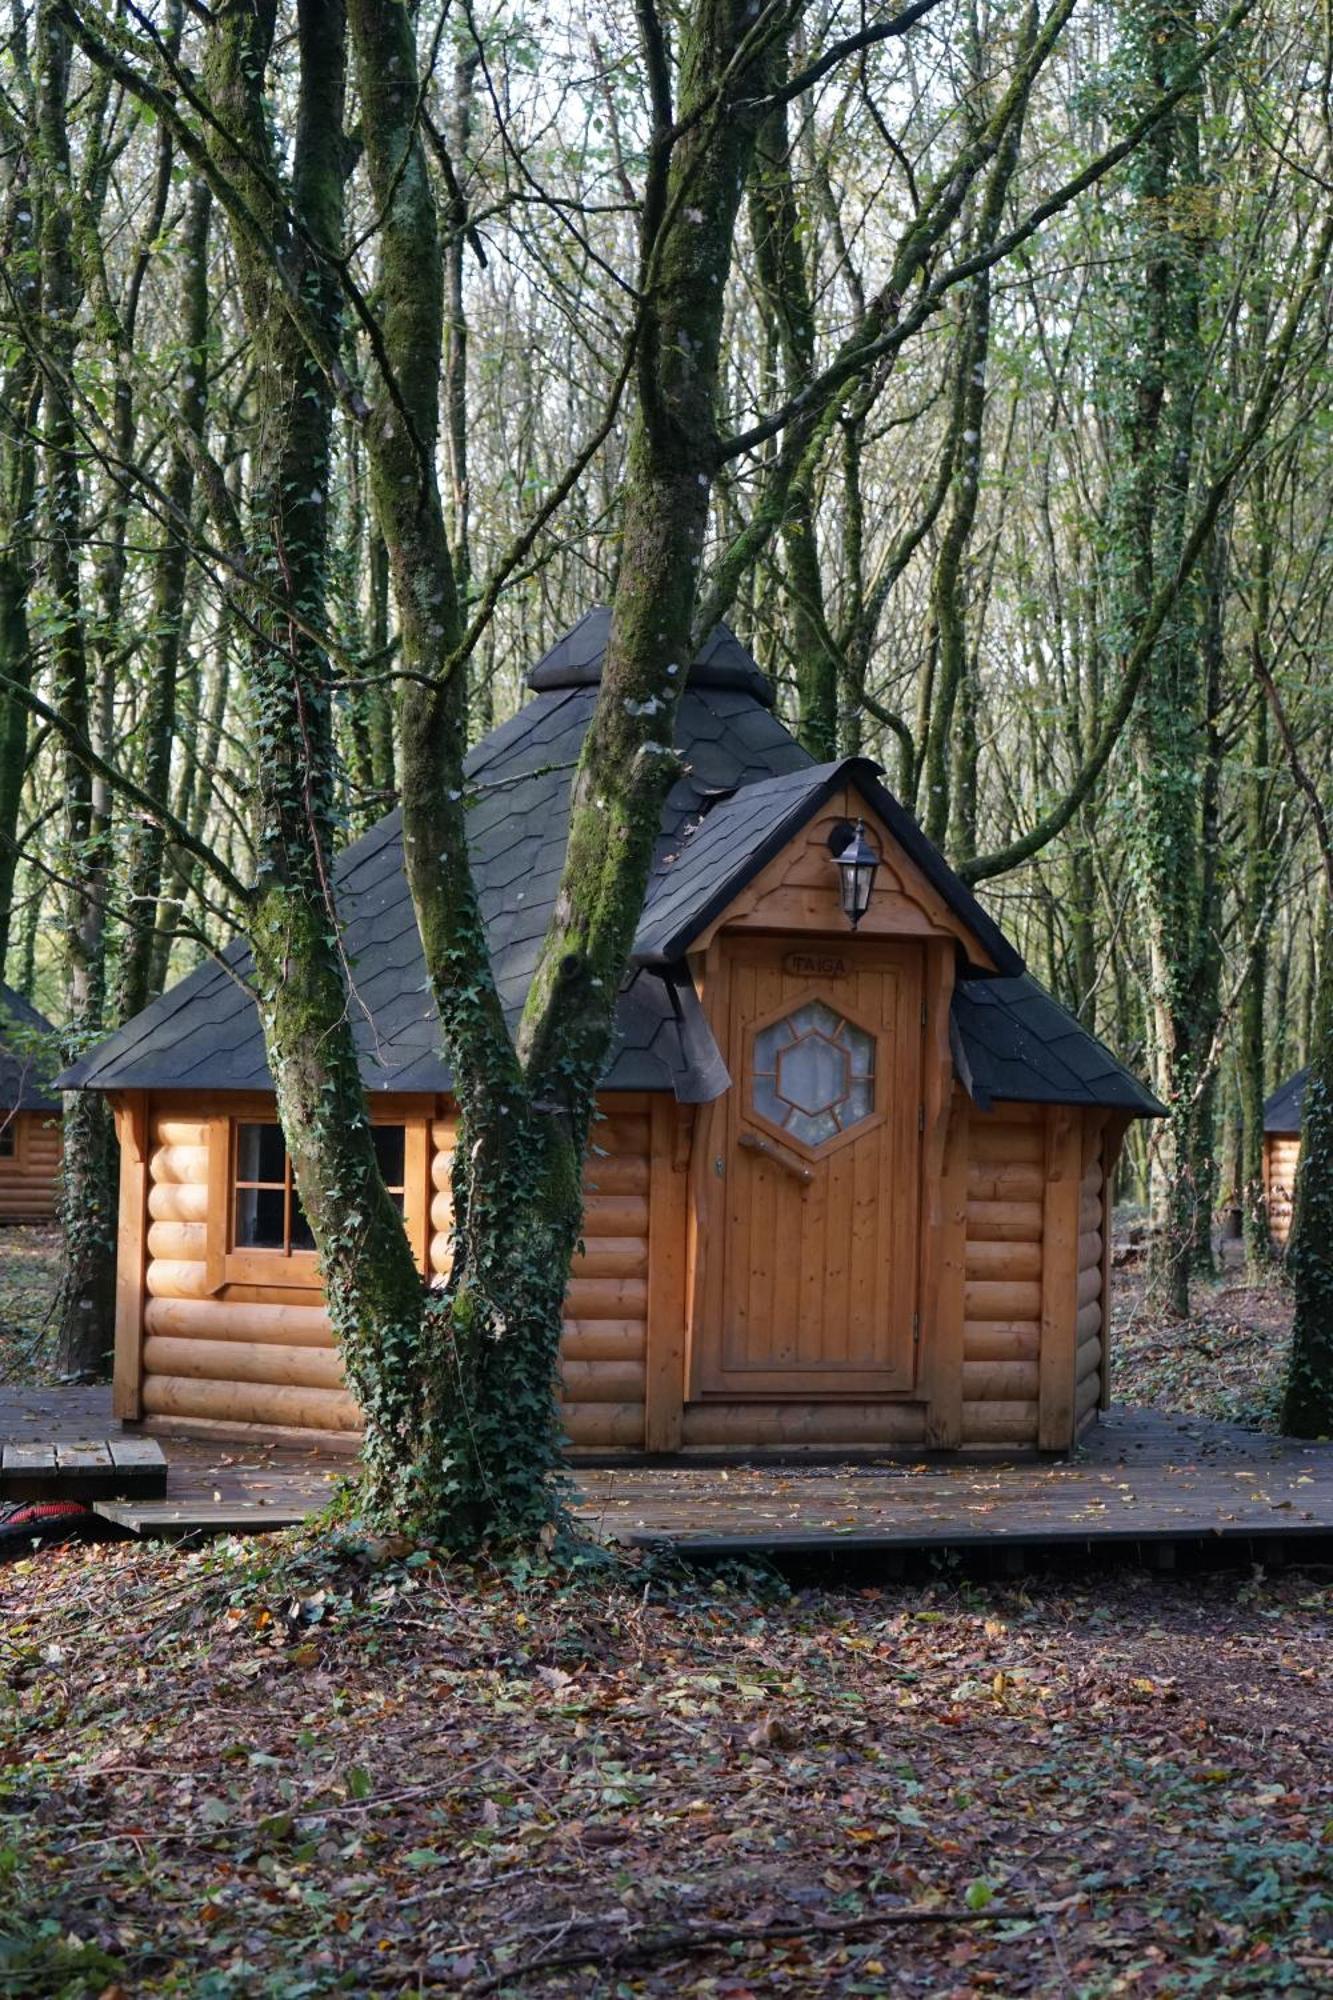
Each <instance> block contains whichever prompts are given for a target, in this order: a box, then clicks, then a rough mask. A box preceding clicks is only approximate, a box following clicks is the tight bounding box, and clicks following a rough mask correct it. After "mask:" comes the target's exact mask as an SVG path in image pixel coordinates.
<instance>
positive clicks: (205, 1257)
mask: <svg viewBox="0 0 1333 2000" xmlns="http://www.w3.org/2000/svg"><path fill="white" fill-rule="evenodd" d="M185 1102H186V1101H185V1100H177V1101H175V1102H173V1101H172V1100H170V1099H162V1100H157V1101H155V1102H154V1103H153V1104H152V1105H150V1106H149V1107H148V1109H147V1111H146V1113H145V1115H144V1126H143V1151H144V1157H145V1168H144V1170H143V1181H144V1193H143V1194H142V1195H141V1196H139V1197H136V1199H137V1200H140V1201H142V1204H143V1207H144V1209H145V1211H146V1212H145V1213H144V1216H143V1229H144V1232H145V1233H144V1235H143V1237H142V1243H143V1253H144V1254H143V1283H142V1300H141V1305H142V1310H141V1312H140V1313H139V1314H138V1315H137V1319H138V1324H137V1326H136V1325H135V1317H136V1316H135V1314H134V1313H132V1312H131V1313H127V1315H126V1321H125V1324H126V1329H127V1330H126V1333H125V1335H124V1336H123V1345H124V1346H125V1350H126V1351H125V1354H124V1355H123V1356H122V1355H120V1353H119V1350H118V1371H117V1380H118V1383H119V1382H120V1381H121V1380H122V1377H123V1378H124V1380H125V1382H126V1383H127V1384H128V1386H127V1387H126V1389H125V1391H124V1400H123V1401H118V1403H117V1408H118V1410H120V1411H121V1413H122V1414H126V1415H129V1414H134V1413H136V1409H137V1410H141V1411H142V1413H143V1414H144V1415H146V1416H149V1417H157V1418H170V1419H173V1420H180V1419H189V1420H194V1421H199V1420H205V1421H211V1422H214V1423H219V1422H220V1423H227V1424H237V1423H242V1424H261V1425H265V1426H282V1427H284V1428H287V1429H295V1430H297V1431H300V1430H318V1431H324V1432H341V1433H344V1434H348V1435H350V1436H353V1437H354V1436H355V1434H356V1433H357V1431H358V1429H359V1414H358V1411H357V1408H356V1405H355V1402H354V1401H353V1399H352V1397H351V1395H350V1394H349V1393H348V1391H347V1388H346V1386H345V1382H344V1378H343V1372H342V1364H341V1361H340V1359H339V1357H338V1354H337V1352H336V1349H335V1346H334V1341H333V1335H332V1330H331V1328H330V1325H329V1320H328V1315H327V1313H326V1312H325V1310H324V1306H323V1303H322V1300H321V1298H320V1295H319V1293H318V1291H317V1290H311V1289H310V1287H309V1285H308V1284H306V1285H304V1286H302V1285H298V1284H289V1285H288V1286H287V1287H285V1288H284V1287H283V1286H282V1284H281V1283H279V1282H276V1281H275V1282H274V1283H273V1284H264V1285H259V1284H253V1283H245V1284H242V1283H231V1282H226V1281H225V1275H224V1271H223V1255H222V1253H223V1251H224V1250H225V1229H226V1215H225V1207H226V1199H227V1196H226V1195H225V1194H224V1190H225V1187H226V1171H225V1162H222V1163H221V1165H220V1164H219V1162H218V1161H215V1160H213V1159H212V1157H211V1152H210V1138H211V1136H212V1134H214V1133H215V1132H216V1133H218V1134H219V1135H222V1134H224V1133H225V1130H226V1127H225V1125H223V1124H221V1123H219V1122H217V1120H216V1119H215V1118H210V1116H207V1115H205V1116H199V1115H197V1114H196V1113H193V1112H192V1111H189V1110H187V1109H185V1108H182V1107H183V1105H184V1103H185ZM205 1109H206V1110H207V1111H210V1112H214V1111H215V1110H216V1107H214V1106H209V1107H205ZM603 1110H604V1113H605V1115H604V1116H603V1117H602V1118H601V1119H600V1120H599V1122H598V1123H597V1125H596V1126H595V1128H594V1133H593V1144H592V1149H591V1151H590V1154H589V1159H588V1165H587V1169H586V1173H585V1191H586V1202H587V1206H586V1212H585V1219H584V1240H583V1247H582V1249H581V1251H580V1253H579V1255H578V1256H577V1257H576V1259H575V1261H574V1265H573V1267H572V1270H571V1274H570V1281H569V1287H568V1291H567V1293H566V1304H565V1311H566V1318H565V1323H564V1335H563V1340H562V1343H561V1355H560V1398H561V1408H562V1413H563V1417H564V1422H565V1427H566V1431H567V1433H568V1436H569V1439H570V1442H571V1444H572V1445H574V1446H576V1447H581V1448H584V1449H597V1450H626V1449H628V1450H634V1449H642V1448H643V1447H644V1445H645V1443H646V1442H647V1441H648V1437H647V1430H646V1405H647V1404H648V1403H649V1402H650V1401H651V1399H650V1398H648V1397H647V1394H646V1384H647V1364H648V1352H647V1350H648V1314H649V1292H650V1285H649V1240H650V1238H649V1228H650V1212H651V1210H652V1207H653V1203H654V1201H655V1200H660V1199H661V1188H662V1186H663V1185H664V1183H665V1181H666V1178H667V1174H668V1172H670V1171H671V1170H672V1168H671V1161H670V1158H669V1156H668V1154H667V1152H666V1150H665V1149H664V1148H662V1147H661V1144H660V1142H661V1137H662V1135H661V1134H660V1133H659V1135H658V1142H657V1143H658V1144H659V1151H661V1152H662V1158H659V1159H658V1161H657V1166H658V1172H657V1174H656V1176H655V1175H654V1169H653V1160H654V1157H655V1156H654V1151H653V1148H654V1143H655V1142H654V1140H653V1131H652V1115H653V1114H652V1105H651V1100H649V1099H648V1098H646V1097H630V1096H628V1095H620V1096H617V1097H615V1098H609V1099H606V1100H604V1103H603ZM251 1115H253V1113H251ZM659 1122H661V1121H660V1120H659ZM418 1131H419V1132H421V1134H422V1137H423V1139H424V1154H425V1158H426V1160H427V1161H428V1163H429V1180H430V1190H429V1194H428V1196H426V1197H425V1199H424V1200H418V1202H417V1208H416V1218H417V1224H418V1225H419V1226H417V1227H414V1228H413V1230H412V1234H413V1237H414V1240H416V1241H418V1242H419V1243H420V1245H421V1248H422V1260H423V1275H424V1276H427V1277H430V1276H432V1275H434V1276H435V1277H437V1278H441V1277H443V1276H445V1275H446V1274H447V1271H448V1259H449V1222H450V1195H449V1185H450V1174H451V1169H452V1161H453V1147H454V1133H455V1125H454V1118H453V1114H452V1112H451V1111H450V1110H448V1109H447V1108H446V1107H444V1106H442V1105H441V1106H437V1107H434V1108H433V1112H432V1115H430V1116H429V1117H425V1118H423V1121H422V1124H421V1126H419V1127H418ZM1099 1133H1100V1127H1099V1126H1097V1125H1095V1124H1094V1123H1093V1122H1092V1121H1091V1120H1090V1119H1089V1120H1087V1122H1084V1118H1083V1115H1082V1114H1079V1113H1077V1112H1073V1113H1071V1112H1068V1111H1063V1110H1060V1109H1059V1108H1058V1107H1054V1108H1049V1109H1047V1108H1043V1107H1038V1106H1023V1105H1000V1106H998V1107H997V1108H996V1109H995V1110H994V1111H992V1112H989V1113H985V1114H982V1113H979V1112H977V1111H976V1110H975V1108H972V1109H971V1110H970V1115H967V1114H965V1115H964V1116H963V1118H962V1120H961V1121H960V1126H959V1133H958V1143H959V1150H960V1155H963V1156H965V1163H966V1216H965V1224H962V1223H960V1225H959V1232H958V1233H959V1237H960V1242H961V1246H962V1262H963V1271H962V1276H961V1281H960V1283H959V1285H958V1287H957V1291H958V1292H961V1308H960V1307H959V1305H958V1304H957V1302H956V1293H955V1294H954V1295H953V1297H954V1301H955V1302H954V1303H953V1306H952V1311H953V1313H954V1314H955V1315H957V1314H958V1313H959V1312H960V1311H961V1341H960V1342H959V1346H958V1348H956V1349H955V1352H957V1351H959V1350H961V1397H960V1404H961V1409H960V1415H959V1417H958V1419H957V1422H958V1429H957V1430H956V1431H955V1433H954V1435H955V1437H956V1439H957V1442H959V1443H961V1444H962V1445H963V1446H965V1447H966V1446H993V1447H1002V1446H1008V1447H1022V1446H1028V1447H1031V1446H1036V1445H1040V1446H1042V1447H1043V1448H1046V1449H1060V1448H1064V1447H1066V1446H1067V1445H1068V1443H1069V1442H1070V1441H1071V1436H1072V1431H1073V1428H1074V1426H1075V1425H1077V1426H1082V1425H1083V1424H1084V1423H1086V1422H1088V1421H1090V1420H1091V1417H1092V1414H1093V1412H1094V1410H1095V1407H1096V1403H1097V1400H1098V1397H1099V1395H1100V1389H1101V1379H1102V1369H1103V1362H1104V1351H1105V1325H1104V1315H1105V1304H1106V1299H1105V1290H1106V1287H1105V1281H1104V1279H1105V1274H1104V1242H1103V1237H1104V1230H1103V1203H1104V1189H1103V1174H1102V1149H1103V1141H1102V1139H1101V1137H1100V1136H1099ZM219 1143H221V1137H220V1138H219ZM1071 1147H1072V1159H1073V1164H1072V1168H1071V1167H1070V1165H1069V1160H1070V1155H1071ZM419 1157H420V1155H419ZM677 1178H680V1179H681V1183H682V1186H683V1184H684V1183H683V1177H681V1176H677ZM957 1180H958V1183H959V1188H960V1190H961V1187H962V1182H963V1171H962V1160H961V1158H960V1164H959V1170H958V1174H957ZM672 1185H673V1186H674V1182H673V1183H672ZM655 1189H656V1190H657V1193H656V1194H655V1193H654V1190H655ZM409 1199H411V1197H409ZM423 1208H425V1209H428V1214H423V1213H422V1210H423ZM665 1212H666V1211H665V1210H664V1211H663V1213H664V1215H665ZM682 1213H683V1211H682ZM672 1220H673V1226H674V1225H675V1223H676V1222H678V1221H679V1218H677V1217H674V1216H673V1218H672ZM660 1234H661V1231H659V1235H660ZM681 1234H682V1239H683V1230H682V1231H681ZM277 1261H278V1260H275V1263H276V1262H277ZM280 1276H281V1272H280V1271H278V1272H276V1273H275V1279H276V1278H279V1277H280ZM946 1296H949V1295H948V1292H947V1288H942V1289H941V1293H940V1299H939V1300H938V1301H937V1310H939V1311H942V1310H943V1308H944V1301H945V1298H946ZM659 1303H660V1302H659ZM938 1331H939V1330H938V1329H937V1328H936V1327H935V1326H934V1324H933V1321H932V1320H931V1319H930V1318H929V1317H927V1319H925V1320H924V1321H923V1324H922V1329H921V1342H922V1361H923V1368H922V1379H921V1383H920V1385H919V1389H918V1394H917V1396H916V1397H915V1398H912V1397H908V1398H902V1399H897V1400H889V1401H884V1400H881V1401H873V1400H867V1401H861V1402H858V1401H854V1400H852V1399H845V1400H830V1401H827V1402H809V1403H806V1402H800V1401H797V1400H794V1399H792V1400H774V1401H770V1402H762V1401H761V1402H754V1401H751V1402H745V1401H742V1400H740V1399H737V1400H735V1401H726V1402H723V1401H721V1400H718V1401H716V1402H707V1403H687V1404H686V1405H685V1406H684V1408H683V1410H682V1411H681V1412H680V1415H679V1423H678V1430H677V1433H676V1435H674V1436H673V1437H672V1439H671V1440H670V1442H669V1443H668V1444H667V1445H666V1447H665V1448H667V1449H671V1448H676V1447H677V1446H678V1445H683V1446H685V1447H686V1448H690V1447H693V1448H696V1449H714V1450H716V1449H728V1448H733V1449H737V1450H744V1449H746V1448H747V1447H763V1446H777V1447H781V1446H794V1447H801V1446H816V1445H818V1446H823V1447H825V1448H837V1447H840V1446H844V1445H845V1446H848V1447H853V1446H857V1445H862V1446H866V1445H875V1444H879V1445H884V1446H888V1447H891V1448H892V1447H897V1448H900V1449H911V1448H913V1447H916V1446H920V1445H922V1444H923V1443H925V1442H927V1441H928V1440H929V1441H933V1442H938V1439H937V1438H935V1437H934V1434H933V1433H932V1432H929V1431H928V1428H927V1427H928V1424H929V1422H930V1409H931V1398H932V1397H933V1396H934V1395H936V1394H939V1393H940V1387H941V1385H938V1384H937V1382H936V1379H935V1377H936V1375H937V1374H938V1370H935V1371H934V1372H932V1368H933V1363H932V1351H933V1343H934V1342H935V1340H936V1337H937V1333H938ZM667 1332H670V1329H669V1328H668V1329H667ZM954 1337H955V1339H956V1338H957V1336H956V1335H955V1336H954ZM654 1338H655V1339H656V1338H657V1336H656V1335H655V1336H654ZM131 1348H132V1350H133V1351H132V1352H131ZM944 1351H945V1350H944V1346H943V1345H941V1348H940V1352H941V1353H943V1352H944ZM654 1352H657V1349H656V1347H655V1348H654ZM659 1360H660V1356H659ZM125 1363H128V1364H129V1365H123V1364H125ZM958 1375H959V1364H958V1363H954V1364H953V1366H952V1369H951V1379H952V1381H953V1383H954V1385H955V1387H954V1390H953V1393H954V1395H957V1394H958V1389H957V1382H958ZM118 1393H119V1392H118ZM954 1408H955V1410H958V1409H959V1403H955V1404H954ZM1062 1410H1063V1415H1062V1414H1061V1412H1062ZM1061 1424H1063V1431H1062V1434H1061V1436H1060V1437H1059V1438H1058V1439H1056V1438H1055V1435H1054V1433H1055V1430H1056V1429H1058V1428H1059V1427H1060V1425H1061ZM656 1448H659V1449H660V1448H663V1447H662V1445H661V1444H658V1445H657V1446H656Z"/></svg>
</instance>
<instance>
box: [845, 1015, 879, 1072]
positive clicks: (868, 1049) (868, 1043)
mask: <svg viewBox="0 0 1333 2000" xmlns="http://www.w3.org/2000/svg"><path fill="white" fill-rule="evenodd" d="M842 1039H843V1040H844V1042H846V1044H847V1048H848V1051H849V1053H850V1055H851V1058H852V1075H853V1076H873V1075H874V1074H875V1038H874V1036H873V1035H867V1034H864V1033H863V1032H862V1030H861V1029H860V1028H854V1027H853V1026H852V1024H851V1022H850V1021H849V1022H848V1023H847V1026H846V1027H845V1028H844V1029H843V1035H842Z"/></svg>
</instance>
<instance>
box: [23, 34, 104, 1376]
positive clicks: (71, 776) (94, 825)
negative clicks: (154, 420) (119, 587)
mask: <svg viewBox="0 0 1333 2000" xmlns="http://www.w3.org/2000/svg"><path fill="white" fill-rule="evenodd" d="M35 52H36V73H37V132H38V145H39V151H40V159H41V173H42V181H43V202H42V224H41V271H42V320H43V340H44V348H45V353H46V357H47V382H46V393H45V396H44V399H43V414H44V424H43V439H42V455H43V462H44V476H45V488H46V492H45V502H46V505H45V526H46V541H47V557H46V561H47V582H48V588H49V590H50V595H51V603H52V627H53V630H52V637H51V668H52V679H53V683H54V688H55V707H56V709H57V711H58V712H59V714H60V716H61V718H62V719H63V721H64V722H65V723H66V724H67V725H68V726H69V727H70V728H71V729H73V730H75V731H76V732H77V733H78V734H79V735H80V736H81V737H83V738H84V739H85V740H86V739H87V738H88V737H89V735H90V733H91V722H92V688H91V676H90V669H89V658H88V648H87V641H86V633H85V625H84V606H83V599H82V588H81V584H80V577H79V562H80V555H81V551H82V544H83V526H82V523H83V491H82V483H81V479H80V471H79V435H78V427H77V423H76V420H75V414H74V406H73V401H72V398H73V394H74V390H73V375H74V365H75V357H76V352H77V344H78V335H77V330H76V313H77V308H78V303H79V285H78V279H77V273H76V268H75V262H74V256H73V250H72V242H71V238H72V232H73V209H74V202H73V194H72V189H71V185H70V152H69V136H68V94H69V68H70V44H69V37H68V34H67V32H66V30H65V27H64V25H63V23H62V22H61V20H60V18H59V12H58V8H57V7H56V6H55V5H53V4H45V0H44V4H43V5H42V6H41V7H39V9H38V13H37V29H36V45H35ZM90 143H91V144H92V146H93V148H94V149H95V148H96V144H97V135H96V128H95V126H94V131H93V134H92V137H91V142H90ZM62 763H63V768H62V788H63V795H64V796H63V827H62V837H61V845H62V872H63V873H64V876H65V880H66V885H67V886H66V889H65V913H64V927H63V928H64V946H65V961H66V968H67V971H66V1020H65V1025H64V1030H63V1043H64V1054H65V1056H66V1059H67V1060H73V1059H74V1058H75V1057H76V1056H78V1055H80V1054H82V1052H83V1050H84V1049H85V1048H86V1047H87V1046H88V1045H89V1044H90V1043H91V1042H93V1041H96V1040H97V1038H98V1036H99V1035H100V1034H101V1033H102V1031H103V1028H104V1025H105V1007H106V901H107V889H108V882H109V877H110V842H109V829H108V828H107V826H106V825H105V824H104V823H103V822H102V819H101V815H100V814H99V813H98V811H97V809H96V804H95V800H94V796H93V781H92V778H91V777H90V775H89V772H88V770H87V767H86V766H85V764H84V763H83V761H82V760H81V758H80V757H79V756H78V755H77V753H76V752H74V751H73V750H72V749H70V748H68V747H67V748H66V750H65V752H64V755H63V760H62ZM62 1152H63V1165H62V1181H61V1199H60V1212H61V1220H62V1222H63V1224H64V1234H65V1254H64V1259H63V1262H62V1266H61V1283H60V1295H59V1300H58V1303H57V1319H58V1326H57V1335H56V1366H57V1368H58V1370H59V1372H60V1373H61V1375H62V1376H64V1377H65V1378H66V1379H68V1380H71V1381H84V1382H86V1381H93V1380H96V1379H97V1378H98V1377H99V1376H101V1375H104V1374H106V1373H107V1371H108V1368H109V1364H110V1355H111V1347H112V1342H113V1339H114V1314H115V1280H116V1237H115V1230H116V1213H117V1202H116V1185H117V1168H118V1156H117V1150H116V1141H115V1129H114V1126H113V1124H112V1119H111V1111H110V1107H109V1106H108V1104H107V1102H106V1100H105V1098H103V1097H102V1096H100V1095H99V1094H97V1093H95V1092H89V1091H78V1092H73V1093H70V1094H68V1095H67V1096H66V1098H65V1115H64V1120H63V1127H62Z"/></svg>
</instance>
